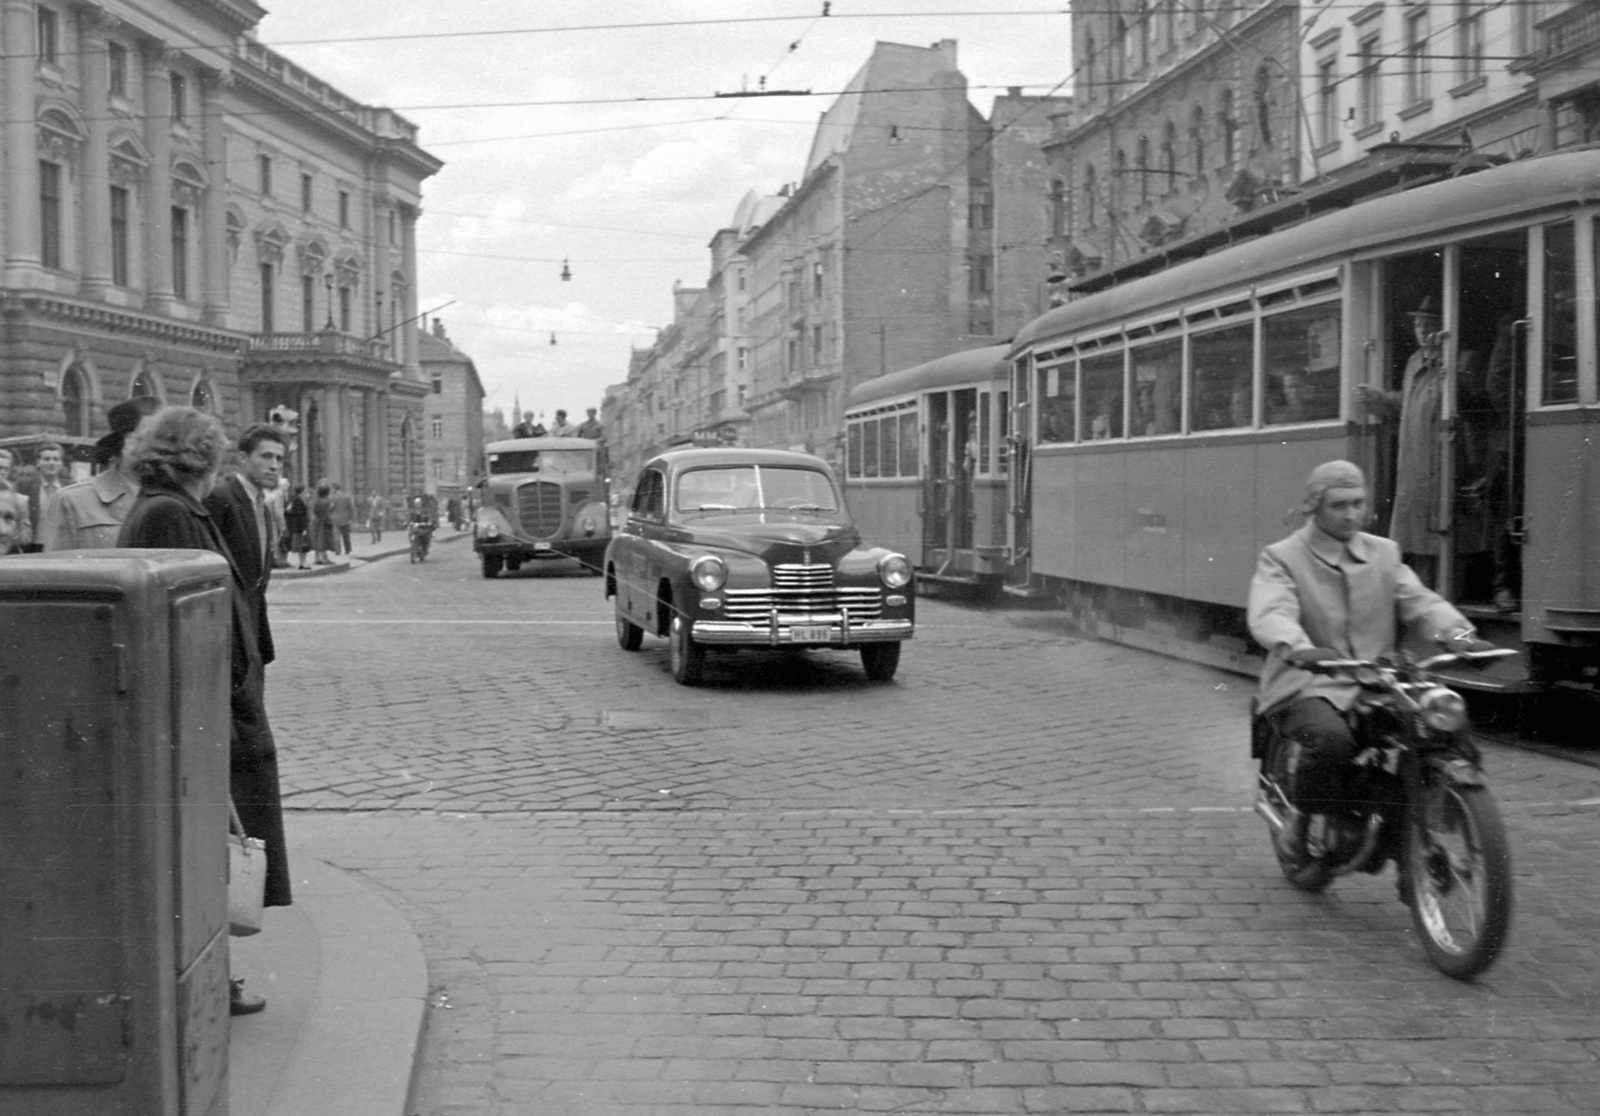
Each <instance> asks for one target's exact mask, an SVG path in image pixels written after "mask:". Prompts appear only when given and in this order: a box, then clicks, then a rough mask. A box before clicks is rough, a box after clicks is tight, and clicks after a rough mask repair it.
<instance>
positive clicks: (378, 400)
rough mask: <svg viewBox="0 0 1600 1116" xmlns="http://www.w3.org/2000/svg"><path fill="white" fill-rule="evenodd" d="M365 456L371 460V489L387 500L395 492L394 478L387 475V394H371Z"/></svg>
mask: <svg viewBox="0 0 1600 1116" xmlns="http://www.w3.org/2000/svg"><path fill="white" fill-rule="evenodd" d="M367 454H368V456H369V457H370V458H371V459H372V471H371V476H372V487H373V488H376V489H377V490H378V491H379V492H381V493H382V494H383V495H384V498H385V499H387V498H388V497H389V495H390V494H391V493H392V492H394V491H395V485H394V478H393V477H391V476H390V475H389V393H388V392H386V391H375V392H373V393H372V406H371V409H370V410H369V411H368V412H367Z"/></svg>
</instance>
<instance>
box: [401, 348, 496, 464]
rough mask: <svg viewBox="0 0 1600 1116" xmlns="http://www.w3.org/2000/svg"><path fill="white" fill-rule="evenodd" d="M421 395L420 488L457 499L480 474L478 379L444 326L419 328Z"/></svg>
mask: <svg viewBox="0 0 1600 1116" xmlns="http://www.w3.org/2000/svg"><path fill="white" fill-rule="evenodd" d="M417 332H418V334H420V336H419V338H418V341H417V351H418V354H419V356H420V359H421V362H422V377H423V379H424V380H425V381H426V382H427V384H428V394H427V395H426V396H424V397H423V401H422V410H423V416H424V417H423V436H422V441H423V458H424V461H425V471H426V475H425V476H424V478H423V484H422V487H423V489H424V490H426V491H428V492H433V493H437V494H439V495H441V496H449V495H456V496H459V495H462V494H464V493H465V492H466V490H467V489H468V488H470V487H472V486H473V485H474V484H476V483H477V482H478V481H479V480H480V479H481V478H482V477H483V475H484V460H483V446H484V415H483V399H484V392H483V381H482V380H480V379H479V378H478V366H477V365H476V364H474V363H473V362H472V358H471V357H469V356H468V355H467V354H466V353H464V352H462V351H461V350H460V349H458V348H456V347H455V345H454V344H453V343H452V342H451V341H450V338H449V337H448V336H446V334H445V331H444V322H442V321H440V320H439V319H438V318H435V319H433V325H432V328H431V329H429V330H418V331H417Z"/></svg>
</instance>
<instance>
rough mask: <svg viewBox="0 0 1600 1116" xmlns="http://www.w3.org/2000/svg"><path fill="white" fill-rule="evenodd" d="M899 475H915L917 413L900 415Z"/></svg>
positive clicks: (907, 412)
mask: <svg viewBox="0 0 1600 1116" xmlns="http://www.w3.org/2000/svg"><path fill="white" fill-rule="evenodd" d="M900 475H901V476H902V477H914V476H916V475H917V412H915V411H903V412H901V414H900Z"/></svg>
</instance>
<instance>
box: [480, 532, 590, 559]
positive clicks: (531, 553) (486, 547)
mask: <svg viewBox="0 0 1600 1116" xmlns="http://www.w3.org/2000/svg"><path fill="white" fill-rule="evenodd" d="M609 541H610V540H609V539H604V538H599V539H552V540H551V541H549V542H520V541H518V540H516V539H508V538H506V537H504V536H501V537H500V538H498V539H474V540H473V543H472V548H473V549H474V550H476V551H477V552H478V553H479V554H484V555H487V556H489V557H491V558H515V559H517V560H518V561H525V560H527V561H537V560H539V559H546V558H550V559H553V558H573V557H577V556H580V555H581V556H585V557H588V556H592V555H595V554H598V553H600V552H601V551H603V550H605V548H606V543H607V542H609Z"/></svg>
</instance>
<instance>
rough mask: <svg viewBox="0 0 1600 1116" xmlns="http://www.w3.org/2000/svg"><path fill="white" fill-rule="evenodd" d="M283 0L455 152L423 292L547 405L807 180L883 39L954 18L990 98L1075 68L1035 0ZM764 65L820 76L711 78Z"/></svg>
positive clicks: (357, 87)
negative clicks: (736, 224)
mask: <svg viewBox="0 0 1600 1116" xmlns="http://www.w3.org/2000/svg"><path fill="white" fill-rule="evenodd" d="M265 3H266V6H267V8H268V9H269V14H268V16H267V18H266V19H265V20H263V21H262V23H261V25H260V27H259V37H260V39H261V41H262V42H263V43H265V44H266V45H268V46H271V47H273V48H274V49H276V50H278V51H280V52H281V53H283V54H284V55H286V56H287V57H288V58H290V59H291V60H292V61H294V62H296V63H298V64H300V65H302V66H305V67H306V68H307V69H309V70H311V71H312V72H313V73H315V74H317V76H319V77H321V78H323V79H324V80H326V81H328V82H330V83H331V84H333V85H334V86H336V87H338V88H339V89H340V90H342V91H343V92H344V93H346V94H347V95H349V96H351V97H355V98H357V99H358V100H361V101H365V102H367V103H369V104H382V105H389V106H392V107H394V108H395V109H398V110H399V111H401V112H402V113H403V114H404V115H406V116H407V117H408V118H409V119H411V120H412V121H413V122H414V123H416V124H417V125H419V127H420V128H421V141H422V145H423V147H425V148H426V149H427V150H429V151H431V152H432V153H433V154H435V155H437V156H438V157H440V158H442V159H444V160H445V167H444V170H442V171H441V172H440V173H439V174H438V175H437V176H435V177H434V178H432V179H430V180H429V181H428V182H427V183H426V184H425V185H424V188H423V189H424V194H423V209H424V215H423V219H422V222H421V224H420V226H419V230H418V244H419V248H420V251H419V255H418V266H419V268H420V270H421V288H420V289H421V300H420V307H421V308H422V309H432V308H434V307H438V306H442V305H444V304H447V303H448V304H449V305H448V306H446V307H445V308H444V309H443V310H441V311H440V312H439V316H440V317H442V318H443V319H444V322H445V327H446V329H447V330H448V331H449V333H450V336H451V339H452V340H453V341H455V343H456V344H457V345H459V346H460V347H461V348H462V349H463V350H464V351H465V352H467V353H468V354H469V355H471V356H472V358H473V360H474V361H475V362H476V364H477V367H478V371H479V374H480V375H481V376H482V378H483V381H484V387H485V389H486V390H487V392H488V394H489V399H488V404H487V406H489V407H490V408H493V407H496V406H501V407H504V408H506V409H507V410H508V411H509V410H510V407H511V404H512V399H513V395H514V394H515V395H518V396H520V399H521V402H522V403H523V405H524V407H527V406H529V405H532V407H533V408H534V409H536V410H540V411H543V412H544V413H545V414H546V416H548V415H550V414H552V413H553V412H554V410H555V408H556V407H564V408H565V409H566V410H568V411H569V412H571V413H573V414H581V413H582V410H583V408H585V407H589V406H597V405H598V404H599V402H600V399H601V396H602V394H603V393H604V389H605V387H606V385H607V384H612V383H618V382H620V381H622V380H624V379H626V377H627V367H628V352H629V349H630V348H632V347H640V348H643V347H646V346H648V345H649V343H650V342H651V340H652V339H653V338H654V334H655V329H656V327H659V326H662V325H665V324H667V323H668V322H670V321H671V317H672V284H673V282H674V281H681V282H682V283H683V284H684V286H687V287H696V286H700V285H702V284H703V283H704V282H705V279H706V275H707V272H708V269H709V254H708V251H707V245H708V244H709V242H710V240H711V237H712V235H713V234H714V233H715V232H716V231H717V229H719V228H721V227H723V226H725V225H727V224H729V223H730V220H731V218H732V216H733V211H734V207H735V206H737V205H738V203H739V200H740V198H742V197H743V196H744V195H745V193H746V192H747V191H749V190H755V191H756V192H757V193H758V194H768V193H773V192H775V191H776V190H777V189H778V188H779V187H781V186H782V185H783V184H785V183H787V182H792V181H796V180H798V179H799V177H800V175H801V173H802V170H803V168H804V163H805V158H806V153H807V150H808V147H809V144H810V141H811V134H812V129H813V126H814V124H815V122H816V119H817V116H818V115H819V114H820V113H821V112H822V111H823V110H824V109H825V108H826V107H827V106H828V105H829V104H831V103H832V101H833V99H834V98H833V96H831V95H830V94H836V93H837V92H838V91H839V90H840V89H842V88H843V86H844V85H845V83H846V82H847V81H848V80H849V79H850V77H851V76H852V75H853V74H854V73H855V72H856V71H857V70H858V69H860V67H861V66H862V64H863V63H864V62H865V61H866V59H867V56H868V54H869V53H870V52H871V49H872V45H873V43H874V42H876V41H887V42H899V43H910V44H913V45H917V46H927V45H929V44H930V43H933V42H935V41H937V40H939V39H946V38H950V39H955V40H957V42H958V43H959V58H960V66H961V70H962V72H963V73H964V74H965V75H966V77H967V80H968V82H969V85H970V90H971V92H970V96H971V100H972V102H973V104H974V105H975V106H976V107H977V108H978V109H979V110H980V111H983V112H984V113H987V112H988V111H989V108H990V102H991V100H992V99H993V97H994V96H995V94H996V93H998V92H1003V91H1004V89H1005V87H1007V86H1012V85H1020V86H1022V87H1023V88H1024V90H1025V91H1026V92H1029V93H1045V92H1048V91H1050V90H1051V89H1053V88H1054V87H1055V86H1056V84H1057V83H1059V82H1061V81H1062V80H1063V79H1064V78H1065V77H1066V75H1067V72H1068V70H1069V68H1070V63H1069V58H1070V52H1069V37H1068V17H1067V15H1066V10H1065V5H1064V4H1062V3H1059V2H1058V3H1056V4H1054V5H1050V4H1047V3H1039V2H1038V0H1019V2H1015V3H1005V2H1002V3H1000V4H993V3H989V2H988V0H833V3H831V5H830V9H831V13H830V15H829V16H827V17H826V18H822V17H821V11H822V7H823V5H822V3H821V0H770V2H760V3H749V2H748V0H747V2H744V3H735V2H734V0H611V2H610V3H607V4H603V5H600V4H587V3H585V4H580V3H576V2H573V0H562V2H557V0H456V3H454V4H451V5H441V4H439V3H437V0H336V2H333V3H330V2H329V0H265ZM447 28H448V29H447ZM763 78H765V82H766V88H767V89H768V90H773V89H795V90H810V91H811V92H812V94H813V95H811V96H806V97H763V98H745V99H733V98H717V97H715V96H714V94H717V93H730V92H737V91H740V90H742V89H752V90H753V89H757V88H759V87H760V83H761V80H762V79H763ZM1069 91H1070V90H1061V92H1069ZM563 261H567V262H568V266H569V267H570V269H571V274H572V278H571V280H570V281H563V280H562V279H561V271H562V265H563ZM552 335H554V337H555V339H556V344H555V345H551V344H550V338H551V336H552Z"/></svg>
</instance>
